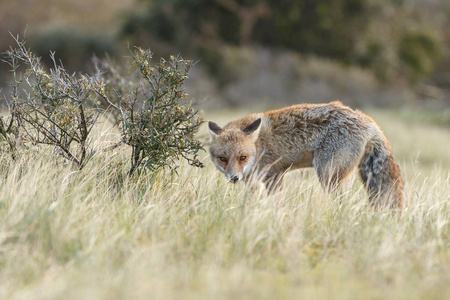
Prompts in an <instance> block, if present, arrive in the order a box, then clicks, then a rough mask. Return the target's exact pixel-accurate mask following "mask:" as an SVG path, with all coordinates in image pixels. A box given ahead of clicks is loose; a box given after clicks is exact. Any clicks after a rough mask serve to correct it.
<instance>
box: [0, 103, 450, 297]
mask: <svg viewBox="0 0 450 300" xmlns="http://www.w3.org/2000/svg"><path fill="white" fill-rule="evenodd" d="M369 114H371V115H372V116H374V118H375V119H376V120H377V121H379V123H380V125H381V127H382V128H383V129H384V130H385V133H386V135H387V136H388V138H389V139H390V141H391V143H392V146H393V149H394V156H395V157H396V159H397V160H398V161H399V163H400V166H401V169H402V173H403V176H404V178H405V182H406V185H405V186H406V194H407V199H408V200H407V204H406V208H405V209H404V211H403V212H402V213H401V214H398V213H393V212H390V211H384V210H376V209H373V208H372V207H371V206H370V205H369V204H368V201H367V195H366V194H365V191H364V189H363V187H362V185H361V183H360V181H359V180H358V178H357V176H356V175H355V176H353V177H352V178H350V180H348V181H347V183H346V186H345V188H344V193H343V194H342V195H341V196H339V197H336V196H330V195H327V194H326V193H324V192H323V191H322V189H321V188H320V185H319V183H318V181H317V179H316V177H315V175H314V173H313V172H312V171H308V170H306V171H301V172H300V171H294V172H291V173H290V174H288V175H287V178H286V180H285V183H284V189H283V190H282V191H281V192H278V193H276V194H274V195H271V196H267V195H266V194H265V192H264V190H263V189H258V188H254V187H253V188H250V187H246V186H245V185H244V184H242V183H239V184H236V185H233V184H230V183H228V182H227V181H226V179H225V177H224V176H223V175H222V174H220V173H219V172H218V171H217V170H215V169H214V167H213V164H212V163H210V162H209V157H208V155H207V153H206V152H205V153H204V154H202V155H201V156H202V161H203V162H205V168H203V169H200V168H193V167H191V166H189V165H188V164H187V163H185V162H184V163H181V166H180V167H179V168H178V169H177V172H176V174H175V173H171V172H169V171H159V172H157V173H150V172H149V173H148V174H145V173H141V174H137V173H135V174H133V175H132V176H127V175H126V173H127V167H128V165H127V164H128V162H129V153H128V152H127V151H125V149H124V148H122V147H118V148H115V149H113V150H109V151H106V152H105V151H97V152H96V153H95V155H94V156H93V157H92V159H91V160H90V161H89V162H88V163H87V164H86V166H85V167H84V168H83V169H82V170H77V169H74V168H73V167H72V166H71V165H70V164H68V163H67V162H65V161H62V160H57V159H56V160H55V156H54V154H52V151H54V150H53V149H52V148H46V147H45V146H40V149H39V151H36V148H30V150H29V151H28V152H26V153H23V154H22V156H21V157H20V158H19V159H18V160H16V161H13V160H11V158H10V156H9V154H8V153H2V154H0V220H1V221H0V298H3V299H213V298H214V299H229V298H239V299H280V298H281V299H282V298H290V299H330V298H333V299H367V298H369V299H386V298H395V299H423V298H426V299H444V298H448V297H449V296H450V288H449V285H448V282H449V281H450V273H449V272H448V270H449V269H450V250H449V246H450V196H449V195H450V173H449V167H450V152H449V151H448V149H450V132H449V130H448V128H444V127H439V126H436V125H434V124H429V123H423V122H417V121H414V119H411V118H407V117H405V116H404V115H402V114H400V113H392V112H385V111H381V110H372V111H369ZM399 116H402V117H399ZM205 117H206V119H213V120H215V121H217V122H218V123H219V124H223V123H225V122H226V121H229V120H231V119H235V118H236V114H235V113H230V112H228V113H227V114H223V113H222V114H218V113H212V114H211V113H210V114H206V116H205ZM102 125H103V126H98V129H97V131H96V132H95V133H94V136H93V139H94V140H95V141H94V142H93V148H94V150H99V149H102V148H103V147H104V146H105V144H106V143H107V142H108V141H110V140H112V139H113V138H114V137H116V136H118V135H119V133H118V132H116V131H115V129H112V127H111V126H110V125H109V124H108V123H107V122H106V121H105V122H104V123H102ZM199 138H200V139H202V140H204V141H207V130H206V126H203V127H202V130H201V131H200V133H199ZM206 143H207V142H206ZM206 148H207V146H206Z"/></svg>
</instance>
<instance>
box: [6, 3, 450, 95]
mask: <svg viewBox="0 0 450 300" xmlns="http://www.w3.org/2000/svg"><path fill="white" fill-rule="evenodd" d="M47 2H48V3H47ZM69 2H70V3H71V5H72V6H70V5H69V4H67V5H69V6H68V7H67V6H66V5H63V6H61V7H60V8H59V10H58V11H57V12H58V13H57V14H55V13H53V12H52V11H51V10H49V9H47V7H49V6H48V5H44V4H45V3H47V4H51V5H50V6H51V7H53V9H54V8H55V7H57V5H62V4H61V3H60V2H58V1H56V0H45V1H43V2H42V3H41V2H39V3H40V4H39V7H41V9H34V10H33V7H32V6H33V5H35V4H33V3H34V2H33V1H30V0H19V1H18V2H17V3H16V2H6V1H5V2H3V3H2V4H0V8H2V7H3V8H4V10H3V12H0V27H1V28H8V29H7V30H5V32H2V35H0V48H1V49H2V51H5V50H6V49H8V46H9V44H10V42H11V41H12V40H11V38H10V37H9V35H8V34H7V31H11V32H13V33H19V32H20V33H21V32H22V31H23V29H24V28H25V26H26V24H29V25H30V26H29V32H30V34H29V35H28V37H27V40H29V44H28V45H29V46H30V47H31V48H32V49H33V51H34V52H35V53H36V54H37V55H39V56H42V57H43V60H44V62H46V63H47V64H51V60H50V58H49V55H48V54H49V51H50V50H52V51H56V56H57V58H58V59H61V61H62V62H63V63H64V65H65V67H66V68H67V69H68V70H69V71H86V70H87V69H88V68H89V66H91V65H92V64H91V61H90V60H91V57H92V55H93V54H95V55H97V56H102V55H103V54H104V53H108V54H109V55H110V56H111V57H113V58H114V57H116V58H120V57H121V56H123V55H124V53H126V52H125V51H126V49H123V48H125V47H123V45H126V42H128V43H129V44H130V45H139V46H141V47H146V48H147V47H148V48H150V49H152V51H154V52H155V56H157V57H159V56H164V57H167V56H168V55H169V54H173V53H180V54H182V55H183V57H189V58H193V59H196V60H197V59H200V61H201V64H202V65H203V66H204V67H206V68H207V69H208V71H209V73H210V74H211V75H212V76H211V77H214V78H215V79H216V80H217V81H218V83H219V85H222V86H224V85H226V84H227V83H229V82H231V81H233V80H238V79H235V78H234V77H235V76H234V75H233V72H230V70H229V68H227V62H226V59H227V58H226V55H227V51H226V49H230V47H232V48H234V49H248V48H257V47H261V48H265V49H271V50H270V51H272V52H275V53H276V52H283V51H286V50H287V51H293V52H295V53H299V54H301V55H302V56H304V57H307V56H309V55H311V56H314V57H318V58H324V59H329V60H332V61H336V62H339V63H342V64H343V65H344V66H357V67H361V68H364V69H366V70H370V72H372V73H373V74H375V76H376V77H377V78H378V80H379V81H380V82H385V83H402V84H411V85H414V86H417V83H423V82H424V81H426V82H427V83H429V84H432V85H433V86H438V87H440V88H447V89H449V90H450V72H449V71H448V70H450V47H449V45H450V30H449V29H448V28H450V18H449V15H450V1H448V0H283V1H277V0H122V1H117V0H113V1H111V2H108V1H107V0H102V1H100V0H96V1H87V0H78V1H68V2H67V3H69ZM97 2H98V3H97ZM125 2H126V3H128V4H124V3H125ZM14 3H16V4H14ZM58 3H59V4H58ZM93 3H96V4H93ZM22 4H23V5H22ZM75 4H76V5H75ZM92 5H94V6H92ZM95 5H96V6H95ZM121 5H122V6H121ZM124 5H127V7H129V8H130V9H129V10H125V9H124ZM106 6H111V7H106ZM14 7H15V8H14ZM42 7H44V8H45V9H44V8H42ZM76 7H78V9H79V10H80V11H79V12H78V13H82V14H83V17H82V18H81V17H74V16H72V17H71V18H70V19H71V21H70V22H68V23H67V24H66V25H62V26H55V25H52V24H51V23H49V24H48V25H46V26H40V27H39V29H35V28H37V27H32V26H33V24H34V23H33V22H34V21H30V19H29V15H30V14H29V12H30V11H31V10H33V11H34V12H36V13H35V14H32V15H33V16H34V17H33V18H34V19H35V20H40V21H39V22H41V23H42V22H44V21H43V20H47V19H48V18H52V17H54V18H57V19H58V21H57V22H56V23H55V24H64V22H63V21H61V20H65V19H67V16H68V15H70V14H71V12H72V11H73V10H74V9H75V8H76ZM101 7H105V10H102V9H100V10H99V9H98V8H101ZM112 7H116V8H117V9H115V10H114V12H113V10H112ZM24 8H27V9H26V10H24ZM14 9H15V10H14ZM15 11H16V12H15ZM106 11H108V15H109V17H108V16H107V15H104V14H105V12H106ZM118 12H120V13H118ZM76 13H77V12H74V14H76ZM64 14H67V16H65V15H64ZM97 15H98V18H97ZM78 16H79V15H78ZM88 16H90V17H88ZM36 22H37V21H36ZM77 22H78V23H77ZM11 24H15V25H14V26H15V27H14V28H13V29H11ZM7 25H8V26H9V27H8V26H7ZM41 25H42V24H41ZM120 45H122V46H120ZM124 50H125V51H124ZM125 55H127V54H125ZM228 55H229V51H228ZM88 71H89V70H88ZM233 76H234V77H233ZM0 77H2V78H0V79H1V82H2V83H4V82H6V80H7V78H8V75H7V73H6V71H5V72H0Z"/></svg>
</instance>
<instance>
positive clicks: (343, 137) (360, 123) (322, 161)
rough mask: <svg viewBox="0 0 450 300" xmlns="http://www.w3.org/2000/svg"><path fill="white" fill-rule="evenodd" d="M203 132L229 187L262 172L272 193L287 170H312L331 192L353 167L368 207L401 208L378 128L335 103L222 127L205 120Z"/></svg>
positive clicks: (393, 167) (396, 174)
mask: <svg viewBox="0 0 450 300" xmlns="http://www.w3.org/2000/svg"><path fill="white" fill-rule="evenodd" d="M209 130H210V133H211V149H210V150H211V156H212V160H213V162H214V164H215V165H216V166H217V168H218V169H219V170H221V171H222V172H223V173H225V175H226V177H227V178H228V180H230V181H231V182H233V183H235V182H237V181H239V180H246V179H248V178H249V177H250V176H251V175H254V174H257V175H260V174H264V176H263V181H264V182H265V184H266V186H267V187H268V189H269V190H272V189H273V188H274V187H276V186H278V185H279V184H280V182H281V180H282V178H283V175H284V173H285V172H286V171H287V170H293V169H297V168H307V167H314V169H315V171H316V173H317V175H318V177H319V180H320V182H321V184H322V186H323V187H324V188H325V189H327V190H334V189H335V188H336V187H337V186H339V184H340V183H341V181H342V180H343V179H344V178H345V177H347V176H348V175H349V173H350V172H351V171H352V170H353V169H354V168H355V167H358V168H359V173H360V176H361V179H362V180H363V182H364V184H365V187H366V189H367V192H368V194H369V199H370V201H371V202H372V203H373V204H375V205H380V204H381V205H389V206H393V207H402V206H403V203H404V200H403V181H402V178H401V176H400V170H399V167H398V165H397V164H396V163H395V161H394V159H393V157H392V150H391V146H390V144H389V142H388V140H387V139H386V137H385V136H384V134H383V132H382V130H381V129H380V127H379V126H378V125H377V123H376V122H375V121H374V120H373V119H372V118H370V117H369V116H367V115H365V114H364V113H362V112H361V111H359V110H352V109H351V108H349V107H347V106H344V105H343V104H342V103H341V102H339V101H334V102H331V103H328V104H299V105H293V106H290V107H286V108H282V109H279V110H271V111H268V112H265V113H256V114H250V115H248V116H247V117H245V118H243V119H240V120H237V121H234V122H231V123H229V124H228V125H226V126H225V127H223V128H221V127H219V126H218V125H217V124H216V123H213V122H209Z"/></svg>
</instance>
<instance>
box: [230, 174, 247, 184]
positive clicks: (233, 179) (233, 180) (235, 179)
mask: <svg viewBox="0 0 450 300" xmlns="http://www.w3.org/2000/svg"><path fill="white" fill-rule="evenodd" d="M226 177H227V179H228V180H229V181H230V182H231V183H236V182H238V181H239V180H242V178H243V177H244V175H242V173H239V174H236V175H233V176H231V175H230V174H227V175H226Z"/></svg>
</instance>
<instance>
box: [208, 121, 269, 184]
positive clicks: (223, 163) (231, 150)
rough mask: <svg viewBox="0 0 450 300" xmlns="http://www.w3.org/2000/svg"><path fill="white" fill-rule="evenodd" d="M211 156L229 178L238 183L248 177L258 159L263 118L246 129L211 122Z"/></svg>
mask: <svg viewBox="0 0 450 300" xmlns="http://www.w3.org/2000/svg"><path fill="white" fill-rule="evenodd" d="M208 125H209V132H210V134H211V148H210V151H211V158H212V161H213V162H214V164H215V165H216V167H217V168H218V169H219V170H220V171H222V172H223V173H224V174H225V176H226V177H227V179H228V180H229V181H230V182H232V183H236V182H237V181H240V180H242V179H244V178H245V177H247V176H248V175H249V174H250V173H251V171H252V169H253V167H254V165H255V164H256V161H257V154H256V140H257V139H258V136H259V132H260V129H261V126H260V125H261V118H259V119H257V120H256V121H254V122H253V123H251V124H250V125H248V126H247V127H245V128H244V129H241V128H239V127H238V126H226V127H224V128H221V127H220V126H219V125H217V124H216V123H214V122H209V123H208Z"/></svg>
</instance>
